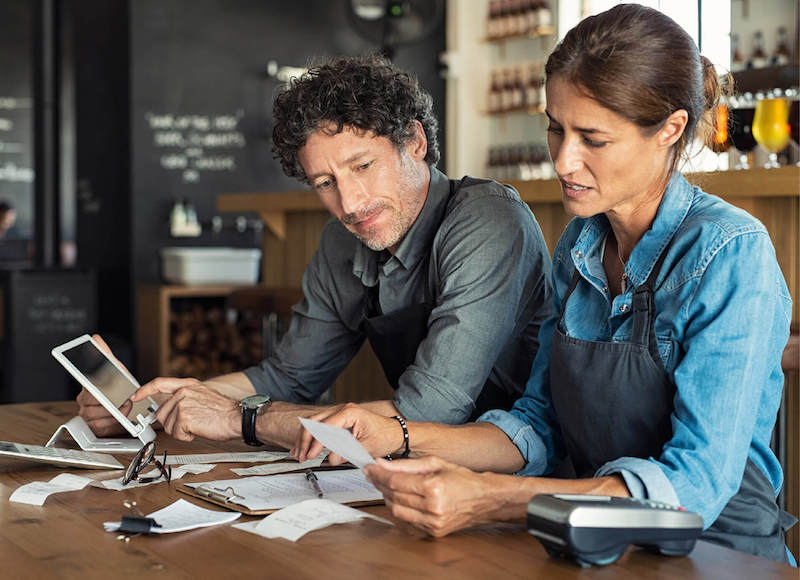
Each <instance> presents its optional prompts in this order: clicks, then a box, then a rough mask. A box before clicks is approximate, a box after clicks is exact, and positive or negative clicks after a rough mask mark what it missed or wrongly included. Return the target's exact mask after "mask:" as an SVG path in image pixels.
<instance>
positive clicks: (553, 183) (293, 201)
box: [217, 166, 800, 240]
mask: <svg viewBox="0 0 800 580" xmlns="http://www.w3.org/2000/svg"><path fill="white" fill-rule="evenodd" d="M686 178H687V179H688V180H689V181H690V182H691V183H693V184H695V185H699V186H700V187H702V188H703V190H704V191H706V192H708V193H713V194H714V195H719V196H720V197H723V198H736V197H798V196H800V167H795V166H789V167H780V168H778V169H748V170H742V171H713V172H709V173H690V174H687V176H686ZM510 185H512V186H514V187H515V188H516V189H517V191H519V193H520V196H521V197H522V199H523V200H524V201H525V202H527V203H537V202H557V201H561V186H560V185H559V183H558V180H556V179H547V180H538V181H512V182H510ZM217 209H218V210H219V211H226V212H246V211H253V212H257V213H258V214H259V215H260V216H261V219H262V220H263V221H264V223H265V224H266V225H267V227H268V228H269V230H270V231H271V232H272V234H273V235H275V236H276V237H277V238H278V239H280V240H283V239H285V237H286V214H287V213H289V212H309V211H317V212H318V211H325V206H323V205H322V202H321V201H320V200H319V198H318V197H317V194H316V193H314V192H313V191H284V192H279V193H268V192H259V193H224V194H221V195H220V196H218V197H217Z"/></svg>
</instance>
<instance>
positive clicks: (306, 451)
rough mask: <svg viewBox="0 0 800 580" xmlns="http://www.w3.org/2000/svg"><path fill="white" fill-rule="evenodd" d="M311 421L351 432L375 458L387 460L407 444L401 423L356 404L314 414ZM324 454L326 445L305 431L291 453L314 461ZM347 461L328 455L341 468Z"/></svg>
mask: <svg viewBox="0 0 800 580" xmlns="http://www.w3.org/2000/svg"><path fill="white" fill-rule="evenodd" d="M309 419H314V420H315V421H324V422H325V423H327V424H328V425H335V426H336V427H342V428H344V429H348V430H350V431H351V432H352V433H353V437H355V438H356V439H357V440H358V441H359V442H360V443H361V445H363V446H364V448H365V449H366V450H367V451H368V452H369V454H370V455H372V456H373V457H383V456H384V455H389V454H391V453H394V452H395V451H397V450H398V449H399V448H400V447H401V446H402V445H403V430H402V428H401V427H400V425H399V423H398V422H397V420H395V419H393V418H391V417H385V416H383V415H379V414H377V413H373V412H372V411H368V410H367V409H365V408H363V407H361V406H359V405H356V404H355V403H347V404H346V405H343V406H336V407H332V408H329V409H326V410H325V411H323V412H321V413H318V414H316V415H312V416H311V417H309ZM321 451H322V444H321V443H320V442H319V441H317V440H316V439H314V437H313V436H312V435H311V433H309V432H308V431H306V430H305V429H302V430H301V431H300V435H299V436H298V438H297V441H296V443H295V445H294V447H293V448H292V449H291V454H292V455H293V456H294V457H295V458H296V459H297V460H298V461H307V460H308V459H313V458H314V457H316V456H317V455H319V454H320V452H321ZM345 461H346V460H345V459H343V458H341V457H339V456H338V455H336V454H335V453H331V454H330V455H328V462H329V463H330V464H331V465H339V464H340V463H344V462H345Z"/></svg>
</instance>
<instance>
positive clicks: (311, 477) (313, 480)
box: [306, 469, 323, 497]
mask: <svg viewBox="0 0 800 580" xmlns="http://www.w3.org/2000/svg"><path fill="white" fill-rule="evenodd" d="M306 480H307V481H308V483H310V484H311V487H312V488H314V491H315V492H316V494H317V497H322V496H323V494H322V488H321V487H320V486H319V480H318V479H317V476H316V475H315V474H314V472H313V471H311V470H310V469H306Z"/></svg>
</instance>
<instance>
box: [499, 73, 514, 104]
mask: <svg viewBox="0 0 800 580" xmlns="http://www.w3.org/2000/svg"><path fill="white" fill-rule="evenodd" d="M515 90H516V88H515V87H514V77H513V76H512V74H511V69H505V70H504V71H503V106H502V108H501V110H502V111H503V112H505V111H510V110H511V109H512V108H513V107H514V92H515Z"/></svg>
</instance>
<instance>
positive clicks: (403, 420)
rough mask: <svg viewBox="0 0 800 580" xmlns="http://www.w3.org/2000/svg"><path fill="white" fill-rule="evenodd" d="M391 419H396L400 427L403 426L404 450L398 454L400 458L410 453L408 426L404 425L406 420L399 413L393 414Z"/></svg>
mask: <svg viewBox="0 0 800 580" xmlns="http://www.w3.org/2000/svg"><path fill="white" fill-rule="evenodd" d="M392 419H397V422H398V423H400V427H402V428H403V443H404V444H405V451H403V452H402V453H401V454H400V459H405V458H406V457H408V455H409V454H410V453H411V449H410V447H409V446H408V426H407V425H406V420H405V419H403V418H402V417H401V416H400V415H395V416H394V417H392Z"/></svg>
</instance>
